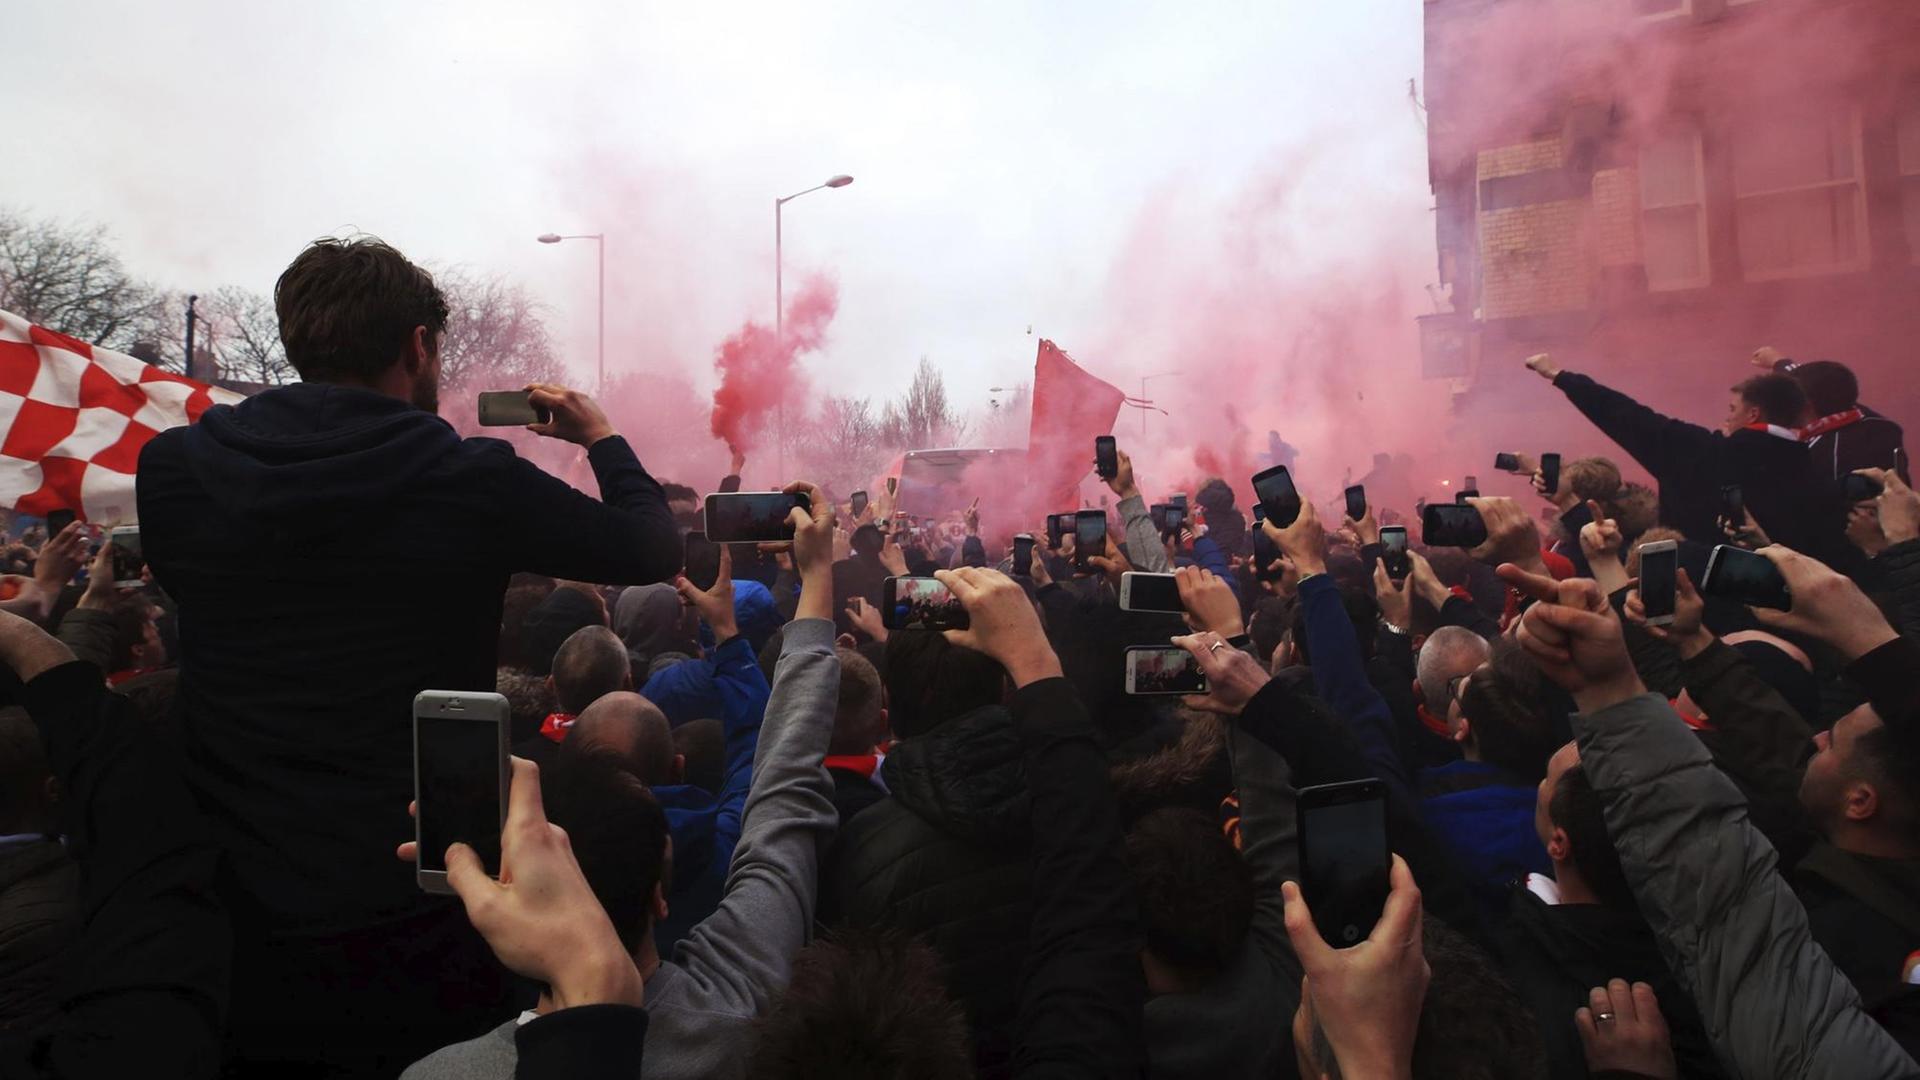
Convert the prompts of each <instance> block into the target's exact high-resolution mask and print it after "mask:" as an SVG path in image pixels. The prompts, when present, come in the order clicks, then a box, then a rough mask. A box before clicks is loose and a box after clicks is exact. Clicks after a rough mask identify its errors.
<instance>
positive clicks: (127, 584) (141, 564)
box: [107, 525, 147, 589]
mask: <svg viewBox="0 0 1920 1080" xmlns="http://www.w3.org/2000/svg"><path fill="white" fill-rule="evenodd" d="M107 543H109V544H112V545H113V584H114V587H115V588H120V589H137V588H139V587H141V586H142V585H145V584H146V583H147V582H146V569H147V559H146V556H145V555H144V554H142V553H141V550H140V526H138V525H121V526H118V527H116V528H115V529H114V530H113V531H112V532H110V533H108V534H107Z"/></svg>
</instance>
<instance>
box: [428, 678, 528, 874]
mask: <svg viewBox="0 0 1920 1080" xmlns="http://www.w3.org/2000/svg"><path fill="white" fill-rule="evenodd" d="M511 716H512V710H511V708H509V706H508V705H507V699H506V698H504V697H501V696H500V695H499V694H494V693H480V692H477V691H476V692H471V693H470V692H467V691H462V690H425V691H422V692H421V693H420V694H418V695H416V696H415V697H414V699H413V799H414V804H415V805H414V818H413V824H414V839H415V840H416V841H418V842H419V846H420V851H419V854H418V856H417V862H416V864H415V865H416V870H415V876H416V879H417V880H418V881H419V883H420V888H421V889H423V890H425V891H427V892H430V893H451V892H453V887H452V886H451V885H449V884H447V848H449V847H451V846H452V845H453V844H454V843H456V842H459V843H464V844H466V845H467V846H469V847H471V848H473V850H474V853H475V854H477V855H479V856H480V862H481V864H482V865H483V866H485V867H486V868H487V874H488V876H490V877H494V878H498V877H499V876H500V830H501V829H502V828H504V827H505V825H506V821H507V785H508V784H509V783H510V782H511V781H512V777H513V769H512V766H511V764H510V763H509V761H508V759H507V725H508V721H509V720H510V718H511Z"/></svg>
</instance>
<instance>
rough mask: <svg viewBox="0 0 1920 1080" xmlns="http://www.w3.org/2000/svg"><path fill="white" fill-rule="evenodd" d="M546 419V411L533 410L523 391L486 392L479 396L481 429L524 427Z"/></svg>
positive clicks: (525, 392) (541, 422)
mask: <svg viewBox="0 0 1920 1080" xmlns="http://www.w3.org/2000/svg"><path fill="white" fill-rule="evenodd" d="M548 419H549V414H548V412H547V410H545V409H537V408H535V407H534V405H533V402H532V400H530V397H529V395H528V393H527V391H525V390H487V391H484V392H482V393H481V395H480V426H481V427H525V426H526V425H528V424H544V423H546V422H547V420H548Z"/></svg>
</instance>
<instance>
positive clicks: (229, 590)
mask: <svg viewBox="0 0 1920 1080" xmlns="http://www.w3.org/2000/svg"><path fill="white" fill-rule="evenodd" d="M274 301H275V308H276V311H277V314H278V317H279V322H280V336H281V340H282V342H283V343H284V344H285V346H286V352H287V358H288V360H289V361H290V362H291V363H292V365H293V367H294V368H295V369H296V370H297V371H298V372H299V373H300V376H301V380H302V381H301V382H299V383H295V384H293V385H289V386H284V387H278V388H275V389H272V390H268V391H266V392H264V393H262V394H259V395H257V396H255V397H253V398H251V399H249V400H247V401H245V402H243V403H241V404H240V405H238V406H234V407H226V406H219V407H215V408H212V409H210V410H208V411H207V412H206V414H205V415H204V416H202V418H201V419H200V422H199V423H197V424H194V425H192V426H190V427H180V428H175V429H172V430H170V431H166V432H163V433H161V434H160V435H158V436H157V437H155V438H154V439H153V440H152V441H151V442H149V443H148V444H147V445H146V447H145V449H144V450H143V452H142V453H141V456H140V465H139V474H138V497H139V510H140V522H141V527H142V532H143V538H144V544H145V552H146V556H147V559H148V561H149V563H150V565H151V567H152V570H153V574H154V577H155V579H156V580H157V581H158V582H159V583H160V585H161V586H162V587H163V588H165V589H166V591H167V593H168V594H169V595H170V596H172V597H173V598H174V599H175V600H176V601H177V602H178V604H179V623H180V652H181V656H180V666H181V676H180V685H179V707H180V709H181V711H182V714H183V717H184V727H183V733H184V737H185V742H186V756H187V770H188V780H189V782H190V783H191V784H192V785H193V787H194V788H195V791H196V794H197V796H198V798H199V800H200V803H201V805H202V807H203V808H204V809H205V810H206V812H207V816H208V820H209V825H210V827H211V828H212V829H213V830H214V832H215V835H216V838H217V842H218V844H219V846H220V847H221V848H222V849H223V850H224V852H225V853H226V866H225V875H224V876H225V879H226V882H227V889H226V900H227V903H228V906H229V908H230V910H231V911H232V913H233V915H234V921H235V924H236V925H235V929H236V938H237V942H236V951H235V972H234V986H233V1002H234V1013H233V1018H232V1024H231V1036H230V1044H231V1045H230V1047H229V1054H230V1057H231V1058H232V1059H233V1063H237V1064H240V1065H243V1066H246V1067H253V1068H266V1069H271V1068H274V1067H275V1066H277V1065H279V1064H281V1063H286V1064H291V1063H295V1062H298V1063H300V1064H301V1065H303V1066H306V1067H310V1068H321V1067H324V1068H329V1069H332V1070H335V1071H338V1072H341V1073H356V1074H358V1073H369V1072H384V1073H385V1074H386V1075H391V1074H392V1073H393V1072H394V1071H396V1070H397V1069H398V1067H399V1066H401V1065H404V1064H405V1063H406V1062H408V1061H411V1060H413V1059H414V1058H415V1057H418V1056H419V1054H420V1053H421V1052H424V1051H425V1050H428V1049H431V1048H433V1047H435V1046H438V1045H442V1044H444V1043H446V1042H450V1041H453V1040H455V1039H458V1038H462V1037H465V1036H466V1035H471V1034H474V1033H475V1031H476V1030H477V1029H476V1028H475V1025H476V1024H478V1025H482V1026H484V1025H485V1024H486V1023H487V1021H489V1020H492V1019H497V1015H496V1014H495V1013H494V1012H493V1011H490V1010H491V1009H492V1008H494V1007H496V1006H497V1005H498V1004H499V1003H500V1002H501V1001H502V1000H504V999H503V998H502V997H501V996H500V991H501V983H500V976H499V972H498V969H497V967H495V966H494V964H493V962H492V961H491V959H490V958H489V957H488V956H487V955H486V953H485V951H484V947H483V945H482V944H481V942H480V940H479V939H478V938H477V937H475V936H474V935H473V933H472V931H471V929H470V928H469V927H467V926H465V925H464V920H463V919H462V918H461V916H460V912H459V910H458V908H457V907H456V906H453V905H451V904H450V903H449V902H447V901H444V900H430V899H428V898H426V897H424V896H422V895H421V894H420V893H419V892H418V891H417V889H416V888H415V884H414V882H413V875H412V874H411V873H410V871H409V869H408V868H407V867H404V866H399V865H395V864H394V863H392V862H391V861H390V860H387V859H384V858H382V857H381V855H380V849H381V848H382V846H383V845H384V844H386V842H388V841H390V840H391V838H392V837H393V836H395V835H401V834H405V833H406V832H407V831H408V823H407V821H406V819H405V817H404V814H403V808H404V807H405V805H406V802H407V799H408V795H409V792H410V789H411V784H412V769H411V761H412V747H411V741H410V732H411V726H410V716H411V713H410V709H411V702H412V698H413V696H414V695H415V694H416V693H417V692H419V691H421V690H425V689H429V688H433V689H442V690H463V689H464V690H491V689H492V688H493V686H494V673H495V648H496V642H497V638H498V635H499V628H500V622H501V609H502V596H503V594H504V592H505V589H506V584H507V579H508V576H509V575H510V574H512V573H514V572H516V571H533V572H537V573H541V574H546V575H550V576H553V577H564V578H571V579H576V580H585V581H595V582H605V583H622V584H638V583H645V582H655V581H662V580H667V579H670V578H671V577H672V576H673V575H674V574H675V573H676V572H677V571H678V569H679V566H680V539H679V534H678V533H677V531H676V530H675V527H674V522H673V518H672V515H671V513H670V512H669V510H668V507H667V503H666V500H665V498H664V496H663V494H662V492H661V488H660V485H659V484H658V483H657V482H655V480H654V479H653V477H651V476H650V475H648V473H647V471H646V470H645V469H644V468H642V467H641V465H640V462H639V460H638V459H637V458H636V457H635V456H634V452H633V450H632V448H631V447H629V446H628V445H627V443H626V440H624V439H622V438H621V437H620V436H619V435H618V434H617V433H615V432H614V430H613V429H612V427H611V426H610V425H609V423H608V421H607V418H606V415H605V414H604V413H602V412H601V410H600V407H599V406H598V405H596V404H595V403H594V402H593V400H592V399H591V398H589V397H587V396H586V395H585V394H582V393H579V392H577V391H573V390H567V389H564V388H561V387H558V386H549V385H538V386H531V387H528V388H527V396H528V399H529V402H530V403H531V404H532V405H533V406H534V408H535V410H536V411H539V410H544V411H545V412H546V414H547V415H546V417H545V419H544V421H543V422H539V423H535V424H532V425H529V428H528V430H530V431H533V432H534V433H536V434H539V435H543V436H546V437H549V438H555V439H561V440H564V441H567V442H571V443H574V444H576V445H578V446H579V447H581V449H582V450H584V451H585V452H586V455H587V459H588V461H589V462H590V463H591V464H592V466H593V471H594V474H595V476H596V478H597V479H598V481H599V485H600V492H601V495H602V499H601V500H595V499H593V498H590V497H588V496H587V495H584V494H582V493H580V492H578V491H576V490H574V489H573V488H572V487H570V486H569V485H567V484H565V483H563V482H561V481H560V480H558V479H556V478H554V477H552V476H549V475H547V474H546V473H544V472H542V471H541V470H540V469H538V468H537V467H535V466H534V465H533V464H531V463H530V462H527V461H525V460H522V459H521V458H519V457H517V456H516V455H515V454H514V452H513V450H512V448H511V447H510V446H509V445H508V444H506V443H504V442H501V441H497V440H493V439H467V440H463V439H461V437H460V436H459V435H458V433H456V432H455V430H454V429H453V427H452V426H451V425H449V424H448V423H447V422H446V421H445V420H442V419H441V418H440V417H438V416H436V415H435V411H436V409H437V407H438V405H439V381H440V371H441V348H442V341H443V338H444V331H445V329H446V325H447V321H448V314H449V313H448V307H447V303H446V300H445V298H444V296H443V295H442V294H441V291H440V289H439V288H438V287H437V286H436V285H435V284H434V281H433V278H432V277H431V275H429V274H428V273H427V272H426V271H424V270H422V269H420V268H419V267H417V266H415V265H414V264H412V263H411V262H409V261H407V259H406V258H405V257H404V256H403V255H401V253H400V252H398V251H396V250H395V249H393V248H391V247H389V246H387V245H386V244H384V243H382V242H380V241H379V240H376V239H373V238H370V237H364V238H355V239H350V240H335V239H326V240H320V241H317V242H315V243H314V244H312V245H311V246H309V247H308V248H307V249H306V250H305V251H303V252H301V254H300V256H299V257H298V258H296V259H295V260H294V261H293V263H292V265H290V266H289V267H288V268H287V270H286V271H285V272H284V273H283V274H282V275H281V276H280V279H279V282H278V284H277V285H276V287H275V292H274ZM289 988H311V989H308V990H307V992H305V993H302V992H299V991H298V990H294V991H293V992H290V991H289ZM320 988H325V989H324V990H322V989H320ZM343 1030H345V1031H349V1032H351V1037H348V1038H342V1037H341V1033H342V1031H343ZM285 1075H291V1073H286V1074H285Z"/></svg>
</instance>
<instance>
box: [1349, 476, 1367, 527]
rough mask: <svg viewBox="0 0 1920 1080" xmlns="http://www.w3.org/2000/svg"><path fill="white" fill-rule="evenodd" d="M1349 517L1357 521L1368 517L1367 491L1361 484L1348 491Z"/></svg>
mask: <svg viewBox="0 0 1920 1080" xmlns="http://www.w3.org/2000/svg"><path fill="white" fill-rule="evenodd" d="M1347 516H1348V517H1350V518H1352V519H1353V520H1355V521H1359V520H1360V519H1361V518H1363V517H1366V516H1367V489H1366V488H1365V487H1363V486H1362V485H1360V484H1355V485H1353V486H1352V487H1350V488H1348V489H1347Z"/></svg>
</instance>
